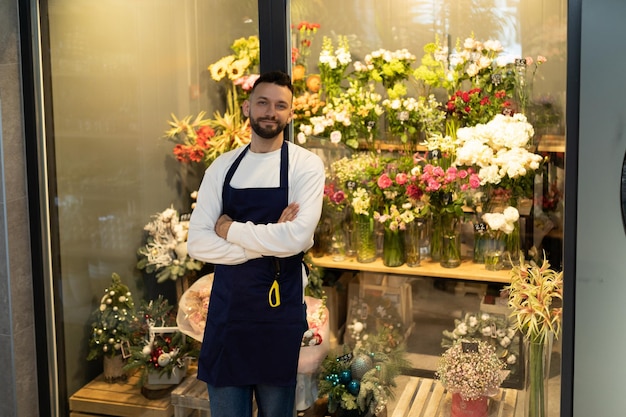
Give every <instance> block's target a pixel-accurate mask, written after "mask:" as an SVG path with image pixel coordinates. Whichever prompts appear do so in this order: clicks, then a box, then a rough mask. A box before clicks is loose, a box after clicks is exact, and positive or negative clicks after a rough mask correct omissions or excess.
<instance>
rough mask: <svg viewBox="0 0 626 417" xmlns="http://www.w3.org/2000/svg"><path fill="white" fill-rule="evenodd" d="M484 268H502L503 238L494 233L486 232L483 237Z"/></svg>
mask: <svg viewBox="0 0 626 417" xmlns="http://www.w3.org/2000/svg"><path fill="white" fill-rule="evenodd" d="M483 247H484V259H485V269H486V270H488V271H499V270H501V269H503V268H504V247H505V243H504V239H503V238H502V237H501V236H500V235H497V234H494V233H486V234H485V237H484V239H483Z"/></svg>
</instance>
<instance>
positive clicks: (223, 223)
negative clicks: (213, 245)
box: [215, 214, 233, 239]
mask: <svg viewBox="0 0 626 417" xmlns="http://www.w3.org/2000/svg"><path fill="white" fill-rule="evenodd" d="M231 224H233V219H231V218H230V216H228V215H227V214H222V215H221V216H220V218H219V219H217V223H215V233H217V235H218V236H219V237H221V238H222V239H226V237H227V236H228V229H230V225H231Z"/></svg>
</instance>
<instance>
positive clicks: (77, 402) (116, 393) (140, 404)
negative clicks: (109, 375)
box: [70, 375, 174, 417]
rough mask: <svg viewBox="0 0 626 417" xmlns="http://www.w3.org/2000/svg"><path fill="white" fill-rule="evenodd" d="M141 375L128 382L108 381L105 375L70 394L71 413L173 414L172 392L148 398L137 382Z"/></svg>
mask: <svg viewBox="0 0 626 417" xmlns="http://www.w3.org/2000/svg"><path fill="white" fill-rule="evenodd" d="M138 378H139V377H138V375H133V376H131V377H129V378H128V380H127V381H125V382H115V383H112V384H110V383H108V382H106V381H105V380H104V377H103V376H102V375H100V376H98V377H97V378H96V379H94V380H93V381H91V382H89V383H88V384H87V385H85V386H84V387H82V388H81V389H79V390H78V391H76V393H74V395H72V396H71V397H70V417H87V416H90V417H91V416H116V417H172V416H173V415H174V407H173V406H172V404H171V402H170V396H169V395H167V396H165V397H164V398H160V399H157V400H149V399H147V398H146V397H144V396H143V395H142V394H141V389H140V388H139V386H138V385H137V382H138Z"/></svg>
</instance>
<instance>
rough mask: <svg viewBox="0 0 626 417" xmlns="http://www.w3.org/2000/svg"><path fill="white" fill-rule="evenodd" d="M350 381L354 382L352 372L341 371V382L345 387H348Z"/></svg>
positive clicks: (347, 370)
mask: <svg viewBox="0 0 626 417" xmlns="http://www.w3.org/2000/svg"><path fill="white" fill-rule="evenodd" d="M350 381H352V372H351V371H350V370H349V369H346V370H345V371H341V374H340V375H339V382H341V383H342V384H343V385H348V383H349V382H350Z"/></svg>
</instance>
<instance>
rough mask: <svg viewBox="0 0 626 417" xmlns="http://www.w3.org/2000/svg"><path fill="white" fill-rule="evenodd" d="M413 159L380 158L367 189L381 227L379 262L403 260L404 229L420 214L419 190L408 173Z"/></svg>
mask: <svg viewBox="0 0 626 417" xmlns="http://www.w3.org/2000/svg"><path fill="white" fill-rule="evenodd" d="M413 161H414V160H413V158H412V157H403V156H400V157H398V158H396V159H387V158H381V160H380V163H381V166H382V168H383V170H382V172H381V173H380V175H378V176H377V178H376V182H375V185H373V186H372V188H371V192H372V195H373V198H374V201H375V204H376V205H375V209H374V220H375V221H376V222H378V223H380V224H381V225H382V226H383V230H384V231H383V233H384V234H383V264H384V265H385V266H390V267H395V266H400V265H403V264H404V262H405V261H406V258H405V256H406V253H405V248H404V243H405V238H404V232H405V230H406V228H407V224H409V223H411V222H413V221H415V220H416V219H417V218H418V217H419V216H420V210H421V209H422V201H421V198H422V195H423V193H422V190H421V189H420V188H419V187H417V186H416V182H417V177H416V176H415V175H414V174H413V173H412V172H411V171H412V168H413Z"/></svg>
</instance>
